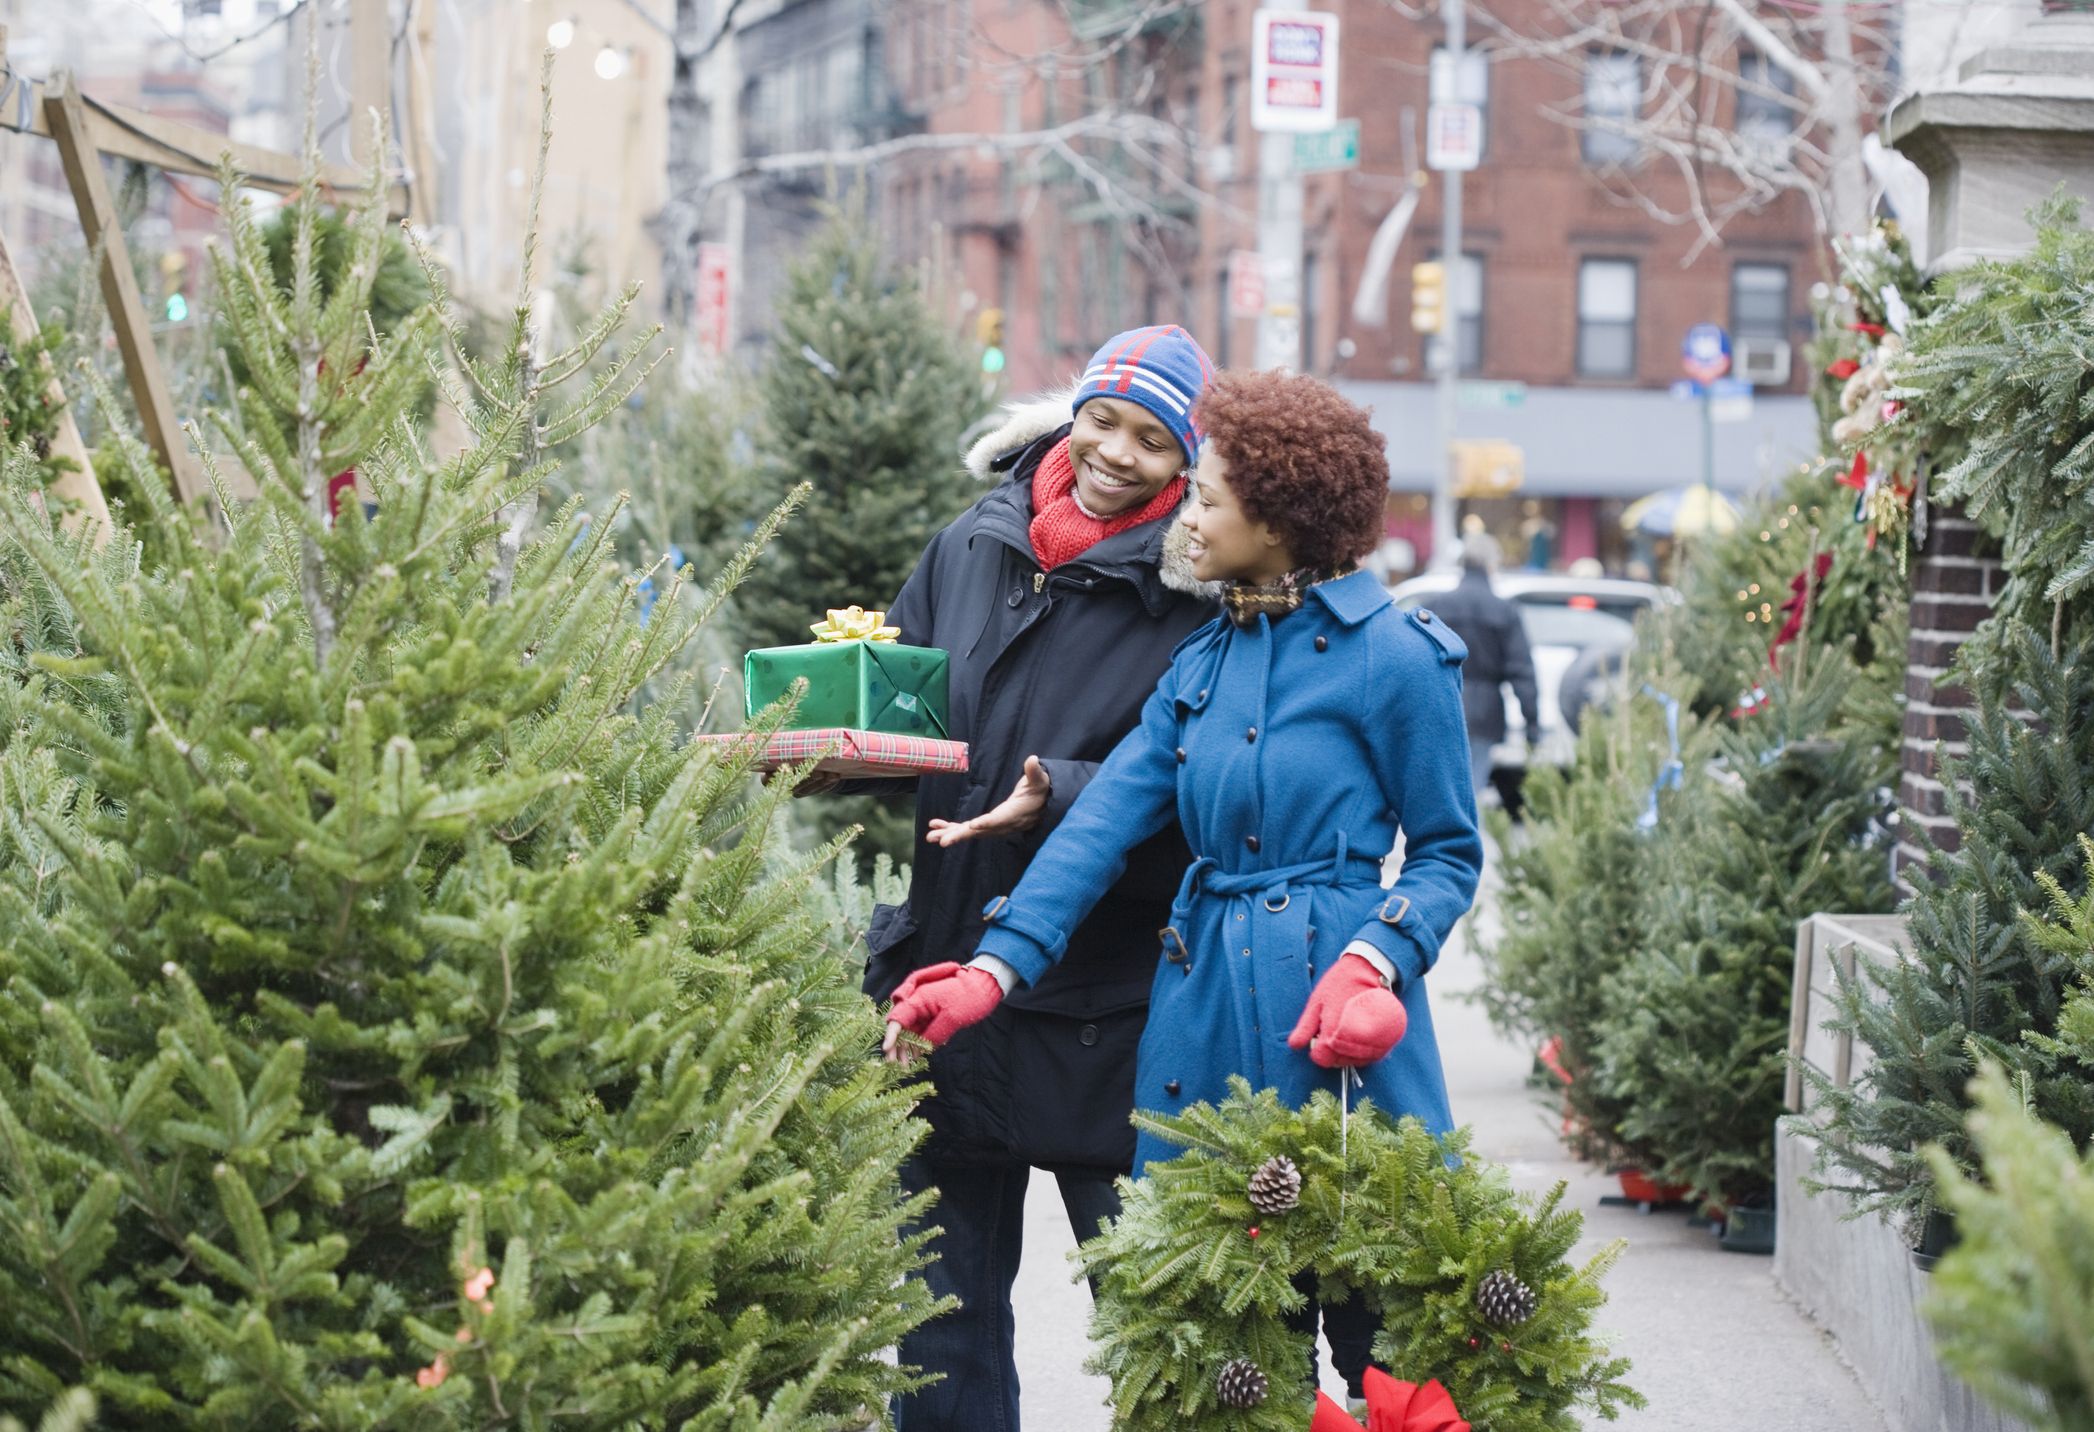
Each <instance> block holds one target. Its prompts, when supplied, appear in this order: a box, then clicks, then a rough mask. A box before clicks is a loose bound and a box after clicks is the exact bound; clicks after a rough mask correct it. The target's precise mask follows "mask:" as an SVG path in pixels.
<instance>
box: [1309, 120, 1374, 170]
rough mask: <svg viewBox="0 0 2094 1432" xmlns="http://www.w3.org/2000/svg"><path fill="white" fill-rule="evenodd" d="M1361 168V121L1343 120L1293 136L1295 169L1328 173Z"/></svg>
mask: <svg viewBox="0 0 2094 1432" xmlns="http://www.w3.org/2000/svg"><path fill="white" fill-rule="evenodd" d="M1359 167H1360V122H1359V121H1358V120H1356V119H1341V120H1339V121H1338V123H1337V125H1336V127H1334V128H1331V129H1326V130H1321V131H1319V132H1318V133H1315V134H1297V135H1295V136H1294V172H1295V173H1297V174H1328V173H1331V172H1332V171H1334V170H1338V169H1357V168H1359Z"/></svg>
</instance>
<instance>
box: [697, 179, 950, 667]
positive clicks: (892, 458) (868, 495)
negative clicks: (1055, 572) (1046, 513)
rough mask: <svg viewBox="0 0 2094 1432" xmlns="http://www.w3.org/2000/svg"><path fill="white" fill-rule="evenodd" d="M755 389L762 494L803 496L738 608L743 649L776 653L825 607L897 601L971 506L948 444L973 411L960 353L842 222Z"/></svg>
mask: <svg viewBox="0 0 2094 1432" xmlns="http://www.w3.org/2000/svg"><path fill="white" fill-rule="evenodd" d="M758 385H759V388H760V390H761V399H762V410H763V421H762V424H761V426H760V429H759V436H758V454H757V461H758V475H759V478H760V479H761V480H762V482H763V484H764V486H765V487H766V488H767V490H769V491H770V492H772V493H774V494H780V495H782V494H783V493H784V492H785V490H786V489H788V488H790V487H792V486H794V485H795V484H798V483H802V482H805V483H811V484H812V485H813V489H814V491H813V495H812V497H811V499H810V501H809V503H808V507H807V512H806V514H805V516H804V517H803V518H802V519H800V520H799V521H796V522H794V523H793V524H792V525H791V526H790V527H788V528H787V529H786V530H785V531H784V532H782V533H780V534H779V537H778V540H777V541H776V542H775V543H773V544H772V546H771V549H770V550H769V551H768V552H766V553H765V554H764V557H763V560H762V561H761V562H759V563H758V564H757V569H756V571H755V572H754V573H752V574H751V575H750V578H749V580H748V582H747V583H746V584H745V585H744V586H743V588H742V590H741V591H740V592H738V593H737V594H736V598H735V608H736V621H737V624H738V625H739V627H740V628H741V630H742V631H743V632H745V633H746V634H747V635H748V637H749V640H750V644H751V645H753V646H784V645H788V644H791V643H794V642H801V641H805V640H807V624H808V623H809V622H812V621H817V620H819V619H820V617H821V614H822V610H823V609H824V608H826V607H834V606H841V605H844V604H846V603H849V602H857V603H858V604H860V605H861V606H866V607H877V606H883V605H885V604H886V603H887V602H888V601H890V600H892V598H893V597H894V594H895V593H897V592H899V591H900V590H901V587H902V582H903V581H904V580H906V579H907V577H908V575H909V573H910V572H912V571H914V570H915V568H916V559H917V558H918V557H920V556H922V555H923V549H924V547H925V545H926V544H928V543H929V542H930V540H931V538H932V537H933V536H935V535H936V534H937V532H938V530H939V529H940V528H942V527H944V526H945V524H946V523H947V522H950V521H951V520H952V519H953V518H954V517H956V516H958V515H959V513H960V512H961V511H962V510H963V509H964V508H965V507H966V506H967V504H968V503H970V502H972V501H973V500H974V499H975V497H977V496H979V495H980V494H979V490H978V489H977V487H976V485H975V483H974V480H973V479H972V478H971V477H969V476H968V474H967V473H966V471H965V470H964V469H963V468H962V467H961V464H960V456H961V454H960V436H961V434H962V433H963V432H965V431H966V429H967V427H968V425H969V424H970V423H972V422H973V421H974V420H975V419H976V418H978V417H979V416H981V414H982V412H983V410H984V408H983V401H982V396H981V379H980V376H979V375H978V374H977V373H975V372H974V371H972V369H971V368H970V367H969V365H968V363H967V361H966V354H965V353H964V351H963V350H962V348H961V345H960V344H959V342H958V341H957V340H956V339H955V338H953V337H952V336H951V335H949V334H948V333H946V332H945V331H944V329H943V327H942V326H941V325H940V324H939V322H938V321H937V319H936V318H935V317H934V316H933V314H932V312H931V309H930V306H929V304H928V303H927V302H926V301H925V299H924V296H923V295H922V293H921V292H920V291H919V290H918V288H917V286H916V284H915V282H914V281H913V280H912V279H910V278H908V277H907V276H904V275H897V274H894V273H891V272H889V271H887V269H886V267H885V265H884V263H883V262H882V260H881V257H880V253H879V249H878V247H877V246H876V245H875V243H874V242H873V240H872V238H871V236H870V234H869V233H868V231H867V227H866V225H865V223H864V220H863V216H862V215H855V216H854V215H853V214H852V213H851V212H850V211H844V212H840V213H838V214H836V215H835V216H834V217H833V218H832V219H831V220H830V222H829V224H828V225H827V226H826V227H825V228H824V229H823V230H822V231H821V233H820V234H818V235H817V236H816V238H815V240H814V242H813V243H812V244H811V245H810V246H809V248H808V251H807V253H806V255H805V256H804V257H803V258H801V259H800V260H799V261H798V262H796V263H795V264H794V265H793V267H792V271H791V274H790V277H789V278H788V280H787V284H786V290H785V295H784V298H783V300H782V301H781V302H780V304H779V306H778V331H777V332H776V333H775V334H774V335H773V336H772V339H771V355H770V359H769V361H768V362H767V363H766V364H765V365H764V369H763V372H762V374H761V376H760V377H759V379H758ZM774 500H775V499H774Z"/></svg>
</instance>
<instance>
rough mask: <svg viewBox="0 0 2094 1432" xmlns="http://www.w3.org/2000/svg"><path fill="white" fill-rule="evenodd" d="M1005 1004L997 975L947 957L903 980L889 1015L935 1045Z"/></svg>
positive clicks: (891, 1018) (976, 1022) (902, 1025)
mask: <svg viewBox="0 0 2094 1432" xmlns="http://www.w3.org/2000/svg"><path fill="white" fill-rule="evenodd" d="M1002 1003H1003V986H1002V985H1000V984H998V983H997V982H996V976H994V975H992V974H990V973H989V972H988V971H987V970H978V969H970V968H969V967H968V966H966V965H959V964H954V963H953V962H952V961H951V960H947V961H946V962H945V963H943V964H938V965H931V966H929V967H927V968H925V969H920V970H918V971H917V972H916V973H915V974H913V975H910V976H909V977H908V978H907V979H905V980H903V981H902V982H901V987H900V988H898V989H896V990H895V992H894V1003H893V1005H892V1006H891V1007H890V1008H889V1009H888V1011H887V1018H888V1019H890V1020H892V1021H893V1022H894V1023H896V1024H899V1025H900V1026H901V1027H902V1028H904V1029H906V1030H908V1031H909V1032H910V1033H911V1034H920V1035H922V1036H923V1037H924V1038H925V1039H928V1040H929V1041H930V1042H931V1043H932V1044H943V1043H945V1041H946V1040H948V1039H950V1038H952V1037H953V1036H954V1035H955V1034H958V1033H959V1032H960V1031H961V1030H963V1029H965V1028H967V1027H968V1026H969V1025H971V1024H980V1023H981V1022H982V1021H983V1020H985V1019H987V1018H988V1017H989V1015H990V1013H991V1012H992V1011H993V1010H994V1009H995V1008H996V1006H997V1005H999V1004H1002Z"/></svg>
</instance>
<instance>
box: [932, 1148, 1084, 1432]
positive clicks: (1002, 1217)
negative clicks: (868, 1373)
mask: <svg viewBox="0 0 2094 1432" xmlns="http://www.w3.org/2000/svg"><path fill="white" fill-rule="evenodd" d="M901 1176H902V1185H903V1187H905V1188H907V1189H908V1190H909V1192H911V1193H918V1192H921V1191H922V1190H924V1189H926V1188H936V1189H937V1190H938V1202H937V1203H936V1204H934V1205H933V1206H932V1208H931V1211H930V1213H929V1214H928V1215H927V1217H928V1218H929V1220H930V1221H931V1222H932V1223H934V1224H936V1225H937V1226H938V1227H940V1228H942V1229H943V1230H944V1232H942V1233H940V1234H939V1235H938V1237H937V1238H936V1239H934V1240H933V1241H932V1243H931V1245H930V1252H932V1253H933V1254H935V1255H936V1256H937V1261H936V1262H934V1263H932V1264H931V1265H930V1266H929V1267H927V1268H925V1269H924V1270H923V1274H922V1276H923V1280H924V1281H925V1282H926V1283H928V1284H929V1285H930V1288H931V1291H932V1292H934V1293H936V1294H938V1295H939V1296H941V1297H943V1296H945V1295H947V1294H951V1295H953V1296H956V1297H957V1298H959V1300H960V1306H959V1307H957V1308H955V1309H954V1310H953V1311H951V1312H949V1313H947V1314H945V1315H944V1316H943V1317H939V1318H934V1319H932V1320H931V1321H930V1322H928V1323H925V1324H924V1325H923V1326H921V1327H919V1328H917V1329H916V1330H915V1331H914V1332H912V1333H910V1334H909V1335H908V1336H907V1337H904V1338H903V1339H902V1341H901V1349H900V1352H901V1360H902V1362H903V1363H904V1364H907V1365H912V1366H915V1367H918V1368H920V1369H922V1370H923V1371H924V1372H925V1373H938V1374H942V1375H943V1378H942V1380H941V1381H938V1382H934V1383H932V1384H931V1385H930V1386H929V1387H926V1388H923V1389H921V1390H920V1391H917V1392H914V1393H911V1394H909V1395H908V1396H906V1397H897V1398H896V1399H895V1400H894V1405H893V1408H892V1410H893V1413H894V1425H895V1428H896V1429H897V1432H1018V1365H1017V1362H1016V1360H1015V1359H1014V1358H1013V1357H1012V1355H1011V1335H1012V1317H1011V1285H1012V1283H1013V1282H1014V1281H1015V1280H1016V1278H1017V1276H1018V1256H1019V1254H1020V1252H1021V1251H1022V1248H1023V1244H1024V1241H1025V1186H1026V1184H1027V1182H1028V1181H1029V1180H1030V1178H1031V1176H1032V1169H1031V1168H1030V1167H1029V1166H1027V1165H1025V1164H1022V1163H1017V1162H1012V1163H1001V1164H996V1163H986V1164H985V1163H966V1164H940V1163H935V1162H932V1161H931V1160H929V1159H925V1158H922V1157H920V1156H919V1157H916V1158H912V1159H910V1160H909V1161H908V1162H906V1163H904V1164H903V1165H902V1169H901ZM1055 1180H1056V1182H1058V1183H1059V1184H1060V1185H1061V1192H1062V1204H1063V1206H1064V1207H1065V1208H1066V1209H1067V1210H1068V1213H1069V1226H1070V1228H1071V1229H1072V1230H1073V1231H1074V1232H1075V1234H1076V1237H1077V1239H1078V1240H1079V1241H1086V1240H1089V1239H1091V1238H1095V1237H1097V1236H1098V1225H1099V1223H1100V1222H1101V1221H1103V1220H1105V1219H1108V1218H1116V1217H1118V1216H1119V1212H1120V1196H1119V1193H1118V1191H1117V1190H1116V1189H1114V1188H1113V1184H1112V1175H1110V1174H1109V1173H1106V1172H1105V1171H1103V1170H1100V1171H1099V1172H1097V1173H1094V1174H1092V1173H1057V1174H1056V1175H1055Z"/></svg>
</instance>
